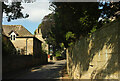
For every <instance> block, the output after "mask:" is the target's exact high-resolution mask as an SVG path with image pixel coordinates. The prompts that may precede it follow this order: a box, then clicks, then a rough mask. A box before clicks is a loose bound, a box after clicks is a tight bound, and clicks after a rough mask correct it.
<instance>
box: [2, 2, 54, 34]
mask: <svg viewBox="0 0 120 81" xmlns="http://www.w3.org/2000/svg"><path fill="white" fill-rule="evenodd" d="M49 5H50V3H49V1H48V0H41V1H39V2H38V1H36V2H34V3H22V6H23V7H24V9H23V10H22V12H23V13H24V14H26V13H27V14H29V17H28V18H25V19H23V18H22V19H17V20H12V21H11V22H8V21H7V19H6V16H5V14H3V22H2V24H3V25H22V26H24V27H25V28H26V29H27V30H28V31H30V32H31V33H32V34H34V31H35V30H36V29H37V28H38V25H39V24H40V23H41V22H42V19H43V17H44V16H45V15H48V14H49V13H51V12H52V11H50V10H49Z"/></svg>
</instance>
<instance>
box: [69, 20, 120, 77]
mask: <svg viewBox="0 0 120 81" xmlns="http://www.w3.org/2000/svg"><path fill="white" fill-rule="evenodd" d="M119 21H120V20H117V21H114V22H112V23H109V24H106V25H104V26H103V27H102V28H101V29H99V30H97V31H96V32H95V33H94V34H92V35H91V36H90V37H83V38H81V39H80V40H79V41H77V42H76V43H75V45H74V46H72V47H71V48H69V49H68V50H67V72H68V74H69V76H70V77H71V78H73V79H118V78H119V71H120V68H119V64H118V61H119V59H118V58H119V56H120V54H119V53H120V52H119V51H118V50H119V48H120V45H119V42H120V36H119V32H120V31H119V30H120V22H119Z"/></svg>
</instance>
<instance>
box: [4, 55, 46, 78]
mask: <svg viewBox="0 0 120 81" xmlns="http://www.w3.org/2000/svg"><path fill="white" fill-rule="evenodd" d="M47 62H48V60H47V54H42V55H40V56H39V57H34V56H31V55H25V56H24V55H20V56H19V55H12V56H7V57H4V58H2V77H3V79H7V77H9V74H11V75H12V74H14V73H16V72H19V71H26V70H30V69H31V68H32V67H35V66H40V65H42V64H47Z"/></svg>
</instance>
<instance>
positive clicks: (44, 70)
mask: <svg viewBox="0 0 120 81" xmlns="http://www.w3.org/2000/svg"><path fill="white" fill-rule="evenodd" d="M65 64H66V60H61V61H55V62H52V63H49V64H47V65H43V66H42V67H40V68H36V69H32V70H31V71H30V72H27V73H25V74H22V75H21V76H19V77H16V78H14V79H59V78H60V77H61V75H59V71H60V70H61V69H63V67H64V66H65Z"/></svg>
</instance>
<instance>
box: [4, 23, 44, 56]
mask: <svg viewBox="0 0 120 81" xmlns="http://www.w3.org/2000/svg"><path fill="white" fill-rule="evenodd" d="M2 30H3V32H4V34H5V35H6V36H7V37H8V39H9V40H10V41H11V42H12V44H13V45H14V47H15V48H16V51H17V52H15V54H20V55H37V54H41V52H42V47H41V44H42V41H40V40H39V39H38V38H36V37H35V36H34V35H32V34H31V33H30V32H29V31H28V30H27V29H25V28H24V27H23V26H22V25H3V26H2Z"/></svg>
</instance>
